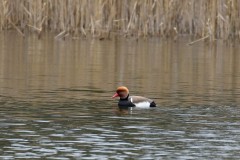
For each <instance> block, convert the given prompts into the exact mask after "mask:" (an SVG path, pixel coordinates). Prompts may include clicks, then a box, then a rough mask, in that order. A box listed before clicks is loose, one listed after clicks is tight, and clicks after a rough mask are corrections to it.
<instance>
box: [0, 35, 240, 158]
mask: <svg viewBox="0 0 240 160" xmlns="http://www.w3.org/2000/svg"><path fill="white" fill-rule="evenodd" d="M52 37H53V35H44V36H43V37H42V38H41V39H38V38H37V37H35V36H30V37H27V38H24V39H23V38H21V37H19V36H18V35H16V34H15V33H11V32H6V33H2V34H1V35H0V39H1V41H0V128H1V130H0V159H184V160H185V159H239V157H240V105H239V104H240V64H239V63H238V62H239V60H240V56H239V49H240V47H239V45H238V44H231V45H228V44H224V43H222V42H218V43H216V44H214V45H211V46H210V45H204V44H203V43H201V42H200V43H199V44H196V45H194V46H187V45H186V44H187V43H188V42H189V41H190V40H187V39H183V40H179V41H177V42H171V41H168V40H161V39H149V40H138V41H136V40H132V39H118V40H117V39H112V40H105V41H98V40H81V39H79V40H56V39H54V38H52ZM119 85H126V86H128V88H129V89H130V92H131V94H135V95H143V96H147V97H149V98H152V99H154V100H155V102H156V103H157V104H158V107H157V108H151V109H136V108H133V109H132V110H130V109H129V110H119V109H118V107H117V106H116V104H117V100H113V99H111V96H112V95H113V94H114V91H115V89H116V87H117V86H119Z"/></svg>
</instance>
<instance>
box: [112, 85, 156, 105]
mask: <svg viewBox="0 0 240 160" xmlns="http://www.w3.org/2000/svg"><path fill="white" fill-rule="evenodd" d="M115 97H120V99H119V102H118V106H119V107H120V108H128V107H137V108H149V107H156V106H157V105H156V103H155V102H154V101H153V100H151V99H149V98H146V97H142V96H130V95H129V90H128V88H127V87H125V86H120V87H118V88H117V91H116V93H115V94H114V95H113V96H112V98H115Z"/></svg>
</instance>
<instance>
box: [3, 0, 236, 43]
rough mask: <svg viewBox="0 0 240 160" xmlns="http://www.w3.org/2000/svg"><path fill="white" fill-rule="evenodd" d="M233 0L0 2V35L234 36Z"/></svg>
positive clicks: (52, 0)
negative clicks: (7, 32) (14, 32)
mask: <svg viewBox="0 0 240 160" xmlns="http://www.w3.org/2000/svg"><path fill="white" fill-rule="evenodd" d="M239 18H240V1H239V0H2V1H1V2H0V28H1V30H6V29H12V28H13V29H16V30H17V31H18V32H19V33H20V34H21V35H22V36H24V33H25V32H26V31H31V32H37V33H38V34H39V35H40V34H41V33H42V31H49V30H50V31H55V32H56V33H57V36H56V38H59V37H65V36H68V35H71V36H72V37H81V36H84V37H85V36H89V35H90V36H93V37H104V38H109V36H110V35H111V34H116V35H123V36H137V37H141V36H144V37H146V36H161V37H175V36H178V35H192V36H195V37H199V38H203V37H209V39H210V40H215V39H218V38H222V39H229V38H236V37H237V38H239V37H240V19H239Z"/></svg>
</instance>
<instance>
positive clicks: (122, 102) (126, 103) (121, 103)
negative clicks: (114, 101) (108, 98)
mask: <svg viewBox="0 0 240 160" xmlns="http://www.w3.org/2000/svg"><path fill="white" fill-rule="evenodd" d="M118 106H119V107H124V108H125V107H135V104H133V103H132V102H131V101H129V100H128V99H124V100H122V99H120V100H119V102H118Z"/></svg>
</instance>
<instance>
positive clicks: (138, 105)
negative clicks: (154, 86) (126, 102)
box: [135, 101, 150, 108]
mask: <svg viewBox="0 0 240 160" xmlns="http://www.w3.org/2000/svg"><path fill="white" fill-rule="evenodd" d="M135 105H136V107H137V108H149V107H150V103H149V102H148V101H144V102H140V103H135Z"/></svg>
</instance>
